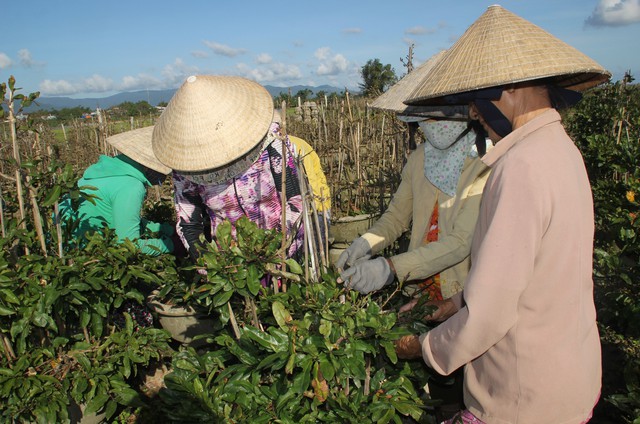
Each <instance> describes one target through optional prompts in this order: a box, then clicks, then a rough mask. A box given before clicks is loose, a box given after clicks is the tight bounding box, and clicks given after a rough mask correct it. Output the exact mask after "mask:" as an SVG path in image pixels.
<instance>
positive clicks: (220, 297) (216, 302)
mask: <svg viewBox="0 0 640 424" xmlns="http://www.w3.org/2000/svg"><path fill="white" fill-rule="evenodd" d="M233 293H234V291H233V290H229V291H223V292H222V293H218V294H216V295H215V296H214V297H213V306H214V307H216V308H217V307H219V306H222V305H224V304H225V303H227V302H228V301H229V299H231V296H233Z"/></svg>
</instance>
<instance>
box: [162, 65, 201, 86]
mask: <svg viewBox="0 0 640 424" xmlns="http://www.w3.org/2000/svg"><path fill="white" fill-rule="evenodd" d="M199 72H200V70H199V68H198V67H197V66H189V65H187V64H186V63H184V61H183V60H182V59H180V58H177V59H176V60H175V61H174V62H173V63H171V64H169V65H166V66H165V67H164V68H163V69H162V72H161V74H162V84H163V86H164V88H170V87H175V86H176V85H179V84H182V83H183V82H184V80H185V79H187V77H188V76H190V75H195V74H198V73H199Z"/></svg>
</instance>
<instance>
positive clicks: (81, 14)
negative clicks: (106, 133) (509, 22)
mask: <svg viewBox="0 0 640 424" xmlns="http://www.w3.org/2000/svg"><path fill="white" fill-rule="evenodd" d="M4 3H5V4H3V5H2V9H0V10H1V11H2V14H1V15H0V16H1V17H0V20H1V24H2V29H3V31H2V33H3V37H2V41H1V42H0V81H6V80H7V79H8V77H9V76H10V75H14V76H15V77H16V80H17V82H18V86H19V87H22V88H23V91H22V92H23V93H28V92H32V91H40V92H41V96H68V97H75V98H79V97H106V96H108V95H111V94H114V93H117V92H121V91H138V90H147V89H149V90H158V89H166V88H176V87H178V86H179V85H180V84H181V83H182V82H183V81H184V79H185V78H186V77H187V76H189V75H193V74H219V75H240V76H244V77H247V78H250V79H253V80H255V81H257V82H259V83H261V84H264V85H273V86H278V87H287V86H292V85H311V86H319V85H322V84H329V85H333V86H336V87H341V88H342V87H346V88H348V89H350V90H352V91H353V90H357V89H358V84H359V83H360V82H361V77H360V69H361V67H362V66H363V65H364V64H365V63H366V62H367V61H368V60H369V59H376V58H377V59H380V61H381V62H382V63H384V64H390V65H391V66H392V67H393V68H394V69H395V71H396V74H397V75H398V76H402V75H403V74H404V73H405V68H404V67H403V64H402V62H401V60H400V59H401V58H405V57H406V56H407V54H408V51H409V45H411V44H413V45H414V65H416V66H417V65H419V64H420V63H421V62H423V61H425V60H427V59H428V58H429V57H431V56H432V55H434V54H435V53H437V52H438V51H440V50H442V49H446V48H449V47H450V46H451V45H452V44H453V43H454V42H455V40H456V39H457V38H458V37H459V36H460V35H462V33H464V31H465V30H466V29H467V28H468V27H469V26H470V25H471V24H472V23H473V22H474V21H475V20H476V19H477V18H478V17H479V16H480V15H482V13H484V11H485V10H486V8H487V6H489V5H491V4H500V5H501V6H503V7H504V8H506V9H507V10H509V11H511V12H513V13H515V14H516V15H519V16H521V17H523V18H525V19H527V20H529V21H530V22H532V23H534V24H536V25H538V26H540V27H542V28H543V29H545V30H547V31H548V32H550V33H551V34H553V35H555V36H556V37H558V38H560V39H561V40H563V41H565V42H567V43H568V44H570V45H572V46H573V47H576V48H577V49H578V50H580V51H582V52H583V53H585V54H587V55H588V56H590V57H591V58H593V59H595V60H596V61H597V62H599V63H600V64H601V65H603V66H604V67H605V68H607V69H608V70H610V71H611V72H612V73H613V80H614V81H616V80H619V79H620V78H621V77H622V76H623V75H624V72H625V71H627V70H631V73H632V75H634V77H636V78H638V81H640V53H638V52H639V51H640V48H639V47H638V43H639V40H640V0H503V1H502V2H498V1H495V0H494V1H484V0H453V1H441V0H384V1H379V0H362V1H360V0H320V1H308V0H298V1H295V2H294V1H289V0H271V1H264V0H263V1H257V0H199V1H196V0H181V1H165V0H129V1H121V0H109V1H103V2H101V1H92V0H88V1H87V0H85V1H77V0H65V1H52V0H22V1H7V2H4Z"/></svg>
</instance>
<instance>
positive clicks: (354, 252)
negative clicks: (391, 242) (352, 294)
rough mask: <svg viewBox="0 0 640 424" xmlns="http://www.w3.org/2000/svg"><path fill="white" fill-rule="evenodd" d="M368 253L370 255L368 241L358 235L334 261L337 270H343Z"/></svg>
mask: <svg viewBox="0 0 640 424" xmlns="http://www.w3.org/2000/svg"><path fill="white" fill-rule="evenodd" d="M368 255H371V246H369V242H368V241H367V240H365V239H364V238H362V237H358V238H357V239H355V240H354V241H353V242H352V243H351V245H350V246H349V247H347V248H346V249H345V251H344V252H342V253H341V254H340V257H339V258H338V260H337V261H336V268H337V269H338V271H343V270H344V269H346V268H349V267H351V266H353V265H354V264H355V263H356V261H357V260H358V259H361V258H363V257H365V256H368ZM345 265H346V268H345Z"/></svg>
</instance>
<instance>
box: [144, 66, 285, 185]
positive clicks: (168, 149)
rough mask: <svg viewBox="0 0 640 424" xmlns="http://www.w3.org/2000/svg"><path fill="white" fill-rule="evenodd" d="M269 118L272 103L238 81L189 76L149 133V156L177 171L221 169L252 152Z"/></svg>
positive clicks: (258, 88) (252, 84) (265, 94)
mask: <svg viewBox="0 0 640 424" xmlns="http://www.w3.org/2000/svg"><path fill="white" fill-rule="evenodd" d="M272 117H273V99H272V98H271V95H270V94H269V92H268V91H267V90H266V89H265V88H264V87H263V86H261V85H260V84H258V83H256V82H254V81H251V80H248V79H246V78H242V77H234V76H216V75H196V76H190V77H189V78H187V80H186V81H185V82H184V83H183V84H182V86H181V87H180V88H179V89H178V90H177V91H176V93H175V94H174V96H173V97H172V98H171V100H170V101H169V104H168V105H167V107H166V109H165V110H164V112H163V113H162V115H160V118H158V122H157V123H156V125H155V129H154V131H153V152H154V153H155V155H156V156H157V158H158V159H159V160H160V161H161V162H162V163H164V164H165V165H167V166H169V167H171V168H172V169H175V170H179V171H187V172H189V171H190V172H193V171H206V170H211V169H215V168H220V167H222V166H224V165H227V164H229V163H231V162H233V161H234V160H235V159H238V158H240V157H241V156H243V155H244V154H246V153H247V152H249V151H250V150H251V149H252V148H254V147H255V146H256V145H257V144H258V143H259V142H260V141H261V140H262V139H263V138H264V136H265V135H266V133H267V131H268V129H269V125H270V124H271V119H272Z"/></svg>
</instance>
